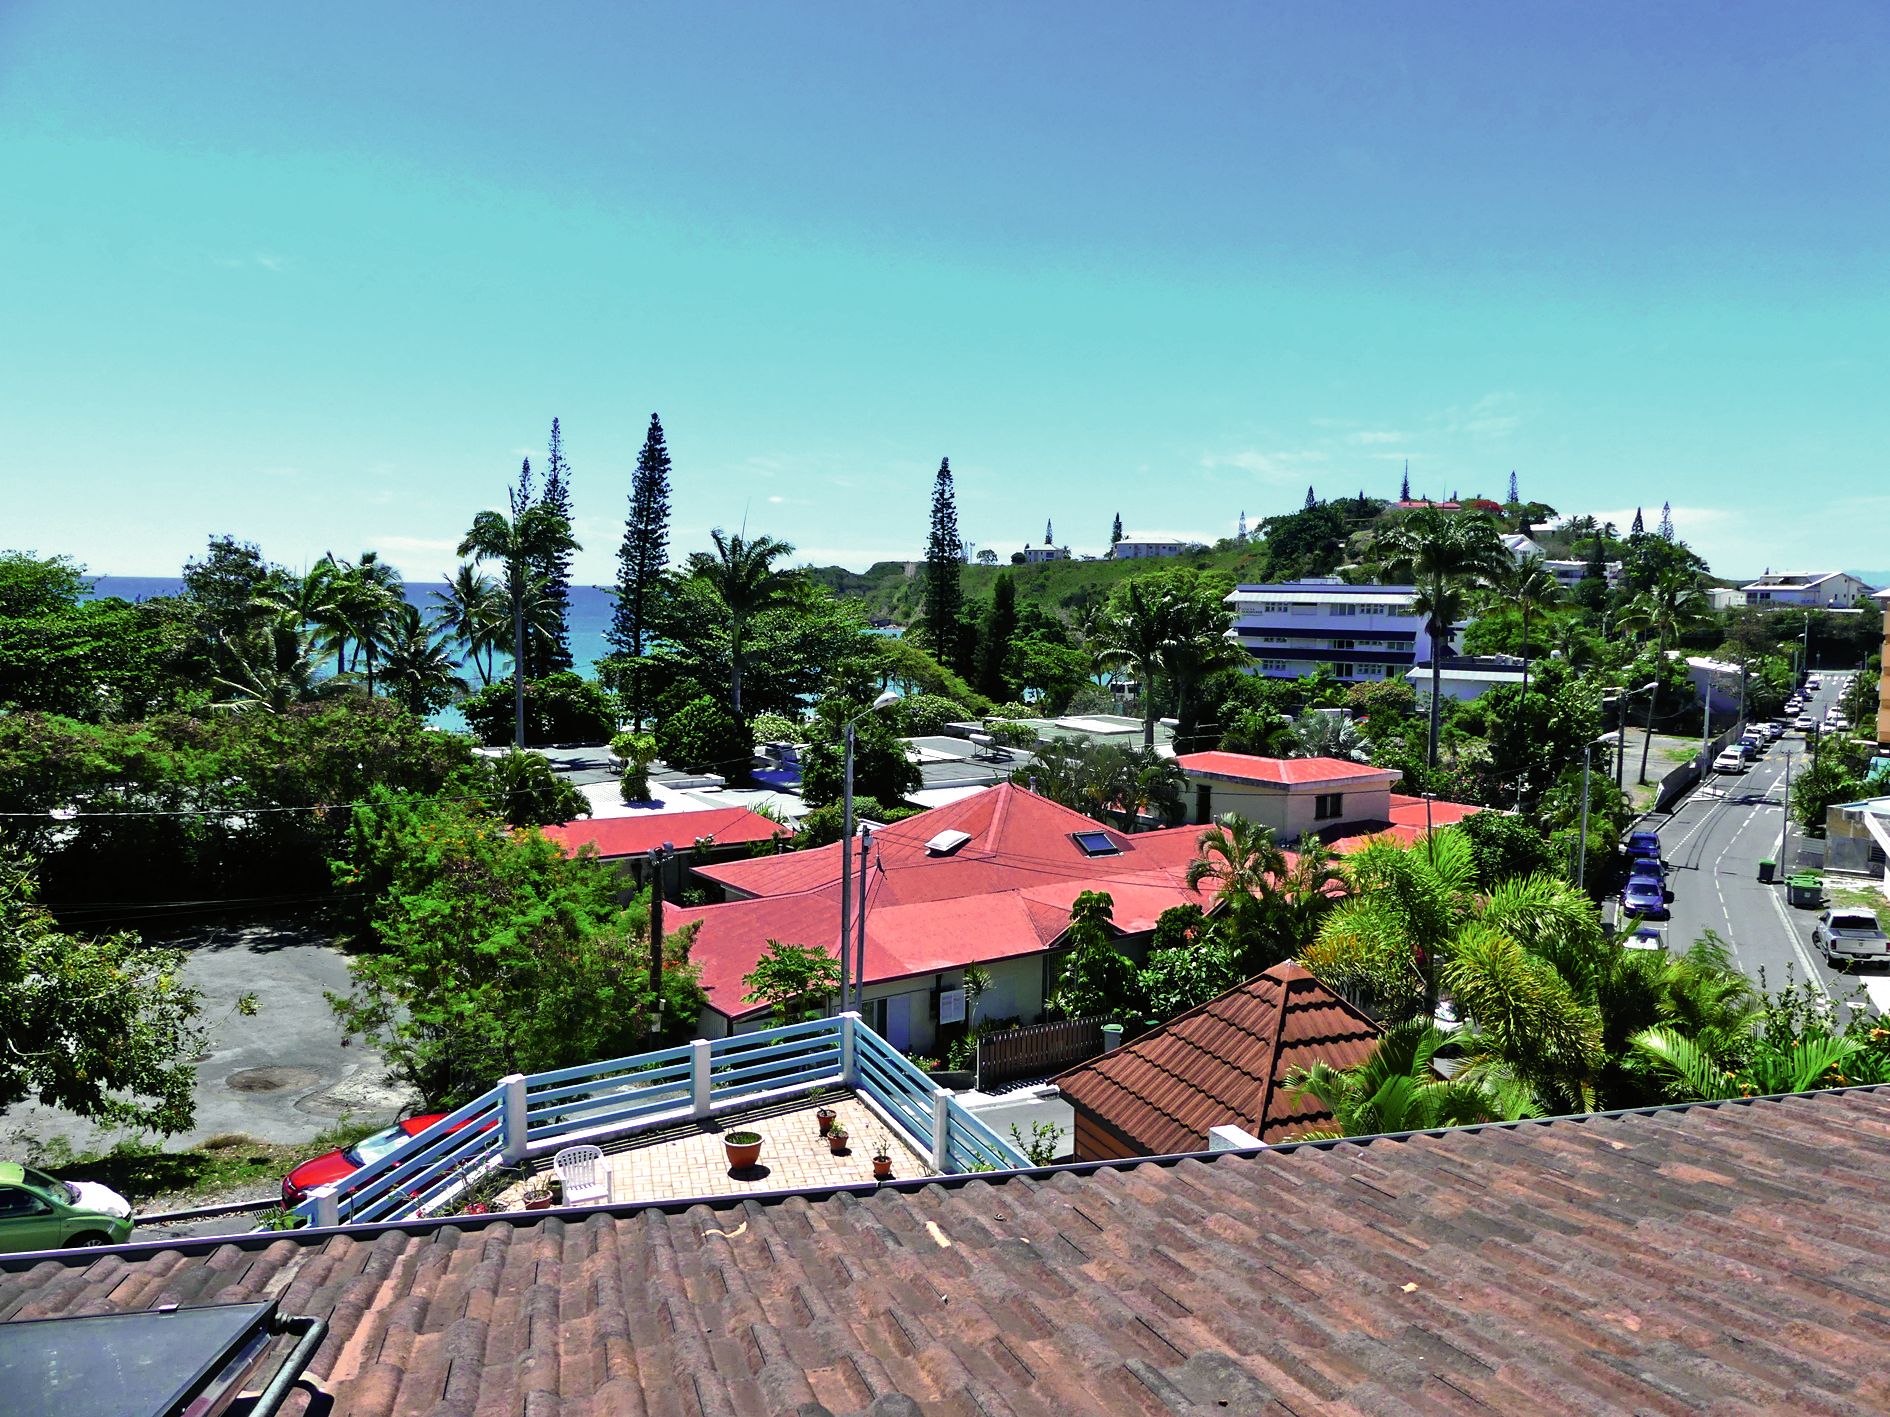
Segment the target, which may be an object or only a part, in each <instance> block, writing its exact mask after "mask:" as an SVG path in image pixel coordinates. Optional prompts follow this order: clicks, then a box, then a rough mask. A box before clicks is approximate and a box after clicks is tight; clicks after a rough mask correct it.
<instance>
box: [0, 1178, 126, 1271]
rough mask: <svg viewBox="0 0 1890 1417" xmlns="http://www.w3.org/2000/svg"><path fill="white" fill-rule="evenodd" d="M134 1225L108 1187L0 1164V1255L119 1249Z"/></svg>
mask: <svg viewBox="0 0 1890 1417" xmlns="http://www.w3.org/2000/svg"><path fill="white" fill-rule="evenodd" d="M136 1223H137V1222H136V1221H135V1220H134V1218H133V1216H132V1213H131V1202H130V1201H128V1200H126V1199H125V1198H124V1197H123V1196H121V1195H119V1194H118V1192H116V1191H114V1190H113V1189H112V1188H111V1187H109V1186H101V1185H100V1184H99V1183H98V1182H96V1181H62V1180H60V1179H59V1178H58V1177H57V1176H49V1175H47V1174H46V1173H45V1172H44V1171H38V1170H35V1169H34V1168H33V1167H31V1166H22V1165H21V1164H20V1163H19V1162H17V1161H0V1253H3V1254H19V1253H20V1252H21V1251H24V1250H75V1249H87V1248H90V1247H92V1246H94V1245H122V1244H124V1243H125V1242H126V1241H127V1240H129V1239H130V1238H131V1227H132V1226H133V1225H134V1224H136Z"/></svg>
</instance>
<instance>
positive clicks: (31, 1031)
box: [0, 852, 251, 1135]
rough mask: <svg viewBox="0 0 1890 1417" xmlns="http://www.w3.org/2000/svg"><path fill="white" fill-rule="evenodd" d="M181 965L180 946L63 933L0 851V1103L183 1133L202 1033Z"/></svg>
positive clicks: (23, 871)
mask: <svg viewBox="0 0 1890 1417" xmlns="http://www.w3.org/2000/svg"><path fill="white" fill-rule="evenodd" d="M183 967H184V955H183V953H182V951H179V950H171V949H157V948H152V947H147V946H145V945H144V944H143V943H142V942H140V941H139V939H138V937H137V936H136V935H133V934H120V935H101V936H95V937H85V936H80V935H71V934H67V933H66V932H65V931H63V930H61V929H60V928H59V926H58V924H57V923H56V922H55V921H54V919H53V917H52V915H51V913H50V912H49V911H47V910H45V909H44V908H43V907H41V906H40V905H39V903H38V901H37V899H36V889H35V883H34V880H33V874H32V870H31V868H30V866H29V864H28V863H27V862H26V861H25V860H23V859H22V858H21V857H19V856H17V855H15V854H13V853H12V852H0V1018H4V1019H5V1020H6V1023H5V1034H4V1046H0V1110H4V1109H5V1108H7V1107H10V1106H12V1105H13V1104H14V1103H17V1102H24V1101H26V1100H27V1099H29V1098H30V1099H32V1100H34V1101H37V1102H39V1103H41V1104H42V1105H44V1106H47V1107H57V1108H59V1109H61V1110H62V1111H67V1112H71V1113H74V1114H76V1115H78V1116H80V1117H84V1118H87V1119H89V1120H91V1121H94V1122H99V1123H102V1124H105V1125H109V1126H114V1127H130V1128H137V1129H140V1130H150V1131H156V1132H161V1133H164V1134H165V1135H170V1134H173V1133H176V1132H181V1131H184V1130H187V1129H188V1128H189V1127H190V1125H191V1122H192V1120H193V1118H194V1116H195V1092H194V1088H195V1084H196V1076H197V1072H196V1069H195V1068H194V1067H193V1066H192V1065H191V1059H192V1058H193V1057H195V1056H196V1055H197V1053H199V1052H200V1051H201V1050H202V1048H203V1045H204V1042H205V1040H206V1039H207V1038H208V1036H209V1035H208V1030H207V1029H206V1028H204V1026H203V1025H202V1023H201V1022H200V1019H201V1014H202V1009H203V997H202V995H201V993H199V991H198V990H196V989H195V988H192V987H191V986H190V985H188V984H186V983H185V982H184V979H183ZM243 1007H244V1008H245V1009H246V1010H247V1009H248V1008H249V1007H251V1006H250V1005H249V1004H248V1002H247V1001H245V1003H244V1005H243Z"/></svg>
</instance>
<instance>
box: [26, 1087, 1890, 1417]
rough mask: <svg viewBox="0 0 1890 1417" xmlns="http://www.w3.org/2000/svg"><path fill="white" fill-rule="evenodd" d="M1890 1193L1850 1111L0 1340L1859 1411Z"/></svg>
mask: <svg viewBox="0 0 1890 1417" xmlns="http://www.w3.org/2000/svg"><path fill="white" fill-rule="evenodd" d="M860 1174H861V1175H862V1177H864V1175H865V1174H866V1168H865V1165H864V1161H862V1165H861V1172H860ZM1886 1174H1890V1091H1884V1090H1866V1089H1853V1090H1849V1091H1845V1092H1827V1093H1812V1094H1805V1095H1799V1096H1793V1097H1785V1098H1777V1099H1770V1100H1757V1101H1749V1102H1746V1101H1741V1102H1726V1103H1712V1104H1696V1105H1694V1106H1690V1107H1668V1108H1659V1109H1653V1110H1650V1111H1646V1112H1639V1113H1630V1114H1626V1115H1621V1116H1597V1117H1585V1118H1577V1119H1571V1120H1564V1121H1553V1122H1522V1123H1516V1124H1511V1125H1507V1126H1496V1127H1483V1128H1478V1129H1474V1130H1465V1131H1456V1132H1445V1133H1443V1134H1440V1135H1433V1136H1422V1137H1414V1138H1411V1139H1408V1140H1391V1139H1387V1138H1381V1139H1378V1140H1368V1141H1361V1142H1347V1143H1343V1144H1340V1145H1334V1146H1299V1147H1293V1148H1290V1149H1287V1150H1283V1151H1267V1152H1260V1153H1257V1154H1252V1155H1238V1154H1235V1155H1223V1156H1219V1157H1193V1158H1190V1159H1187V1160H1184V1161H1179V1162H1175V1163H1171V1164H1168V1165H1160V1166H1157V1165H1150V1164H1148V1163H1139V1164H1133V1165H1119V1164H1118V1165H1106V1166H1100V1167H1094V1168H1085V1169H1082V1170H1077V1171H1064V1172H1056V1173H1042V1172H1039V1173H1036V1174H1030V1175H1021V1176H1009V1177H1002V1176H972V1177H966V1178H963V1179H961V1180H958V1181H955V1182H939V1181H931V1182H926V1183H922V1184H921V1183H904V1184H897V1183H896V1184H894V1185H890V1186H883V1187H879V1188H874V1187H873V1186H871V1185H870V1184H862V1185H859V1186H855V1187H851V1188H849V1189H847V1190H844V1191H836V1192H833V1193H830V1194H826V1195H801V1194H797V1195H786V1194H777V1195H774V1196H758V1195H753V1194H749V1195H741V1196H722V1197H718V1198H715V1199H713V1200H707V1201H701V1200H698V1201H694V1202H692V1203H689V1204H682V1203H677V1204H673V1205H666V1206H654V1205H651V1206H643V1207H627V1206H617V1207H610V1208H602V1207H599V1208H592V1209H586V1210H567V1211H562V1212H550V1213H546V1214H532V1213H524V1214H518V1215H507V1216H501V1217H491V1218H483V1219H464V1220H448V1221H436V1222H430V1223H427V1224H424V1225H419V1226H415V1227H410V1228H406V1229H400V1228H388V1229H363V1230H357V1231H344V1232H333V1231H314V1232H309V1231H291V1232H283V1233H273V1234H255V1235H245V1236H240V1237H232V1238H228V1239H222V1240H175V1239H173V1240H164V1241H160V1242H156V1243H153V1244H149V1245H145V1246H140V1247H137V1248H135V1249H130V1250H126V1251H123V1252H119V1253H103V1254H101V1253H99V1252H96V1251H81V1252H78V1253H76V1254H71V1255H68V1256H65V1257H62V1258H59V1259H33V1258H30V1257H25V1256H11V1255H0V1321H4V1322H11V1321H13V1320H17V1319H36V1318H46V1317H56V1316H64V1315H76V1314H96V1313H114V1312H134V1311H147V1310H152V1309H155V1308H157V1307H159V1306H160V1305H165V1304H178V1305H184V1306H194V1305H202V1304H212V1303H235V1302H243V1301H257V1300H264V1299H272V1298H273V1299H277V1300H278V1301H279V1302H280V1304H281V1307H282V1310H283V1312H284V1313H291V1314H317V1315H321V1316H323V1317H325V1318H327V1319H328V1320H329V1323H330V1325H331V1328H330V1331H329V1334H328V1337H327V1338H326V1340H324V1341H323V1343H322V1344H321V1346H320V1347H319V1348H318V1349H317V1350H316V1351H315V1353H314V1356H313V1359H312V1361H311V1363H310V1366H309V1377H310V1379H311V1381H312V1383H313V1384H314V1386H315V1387H316V1388H318V1389H319V1390H320V1391H322V1392H324V1393H327V1394H329V1396H330V1397H331V1398H332V1400H333V1404H334V1411H335V1412H336V1413H337V1414H349V1417H364V1415H365V1414H373V1417H419V1414H430V1413H437V1412H452V1413H474V1412H478V1413H533V1414H537V1413H553V1412H556V1413H566V1414H576V1413H618V1412H623V1413H649V1414H672V1413H673V1414H684V1413H692V1414H693V1413H714V1414H751V1413H752V1414H761V1413H790V1412H792V1413H816V1412H824V1413H832V1414H835V1417H863V1414H869V1413H870V1414H876V1417H894V1414H903V1415H904V1417H933V1414H944V1413H959V1412H969V1411H985V1412H1008V1413H1017V1414H1037V1417H1044V1415H1045V1414H1050V1415H1051V1417H1077V1414H1083V1417H1090V1414H1097V1417H1117V1414H1125V1417H1126V1414H1136V1417H1146V1414H1149V1413H1153V1412H1180V1411H1189V1412H1194V1411H1201V1412H1208V1413H1228V1414H1249V1413H1254V1414H1258V1413H1287V1412H1297V1413H1313V1412H1318V1413H1330V1414H1335V1417H1352V1415H1353V1414H1362V1413H1394V1412H1395V1413H1419V1412H1423V1413H1431V1412H1438V1413H1457V1412H1464V1413H1468V1412H1472V1411H1474V1412H1482V1413H1530V1414H1577V1413H1584V1414H1594V1413H1615V1412H1649V1413H1676V1414H1677V1413H1683V1412H1684V1413H1692V1412H1742V1413H1757V1412H1792V1413H1820V1414H1838V1413H1857V1414H1863V1413H1869V1412H1884V1411H1886V1410H1890V1367H1887V1366H1886V1365H1885V1363H1884V1361H1883V1336H1882V1335H1883V1327H1884V1320H1883V1313H1884V1306H1883V1296H1884V1294H1886V1293H1890V1216H1887V1215H1886V1211H1885V1207H1884V1205H1883V1199H1884V1191H1885V1183H1884V1176H1885V1175H1886ZM312 1401H314V1399H311V1397H310V1396H309V1394H308V1392H307V1391H306V1390H298V1391H296V1392H294V1393H292V1394H291V1395H290V1397H289V1399H288V1404H287V1405H286V1406H285V1408H284V1409H283V1410H284V1412H285V1413H286V1414H288V1417H306V1414H308V1413H309V1412H310V1411H311V1410H314V1409H312V1408H311V1405H310V1404H311V1402H312Z"/></svg>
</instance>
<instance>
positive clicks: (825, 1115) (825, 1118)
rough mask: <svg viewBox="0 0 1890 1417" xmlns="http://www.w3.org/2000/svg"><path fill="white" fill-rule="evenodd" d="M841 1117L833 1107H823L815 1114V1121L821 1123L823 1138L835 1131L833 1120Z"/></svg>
mask: <svg viewBox="0 0 1890 1417" xmlns="http://www.w3.org/2000/svg"><path fill="white" fill-rule="evenodd" d="M839 1115H840V1114H839V1113H837V1112H835V1111H834V1110H833V1108H831V1107H823V1108H821V1109H820V1110H819V1111H818V1112H816V1113H814V1119H815V1120H816V1121H817V1122H819V1123H820V1134H821V1135H822V1136H823V1137H824V1136H826V1135H827V1133H828V1132H830V1131H832V1130H833V1119H834V1118H835V1117H837V1116H839Z"/></svg>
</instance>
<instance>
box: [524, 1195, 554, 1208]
mask: <svg viewBox="0 0 1890 1417" xmlns="http://www.w3.org/2000/svg"><path fill="white" fill-rule="evenodd" d="M525 1209H527V1210H550V1209H551V1197H550V1196H533V1197H532V1198H531V1199H530V1200H528V1201H526V1202H525Z"/></svg>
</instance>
